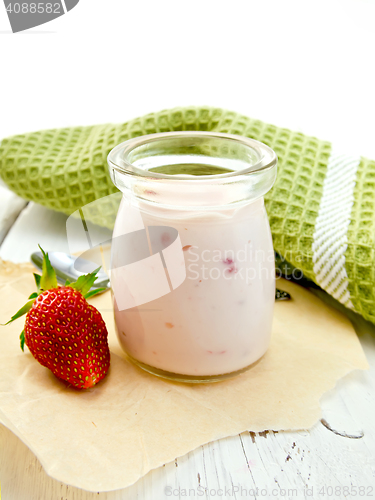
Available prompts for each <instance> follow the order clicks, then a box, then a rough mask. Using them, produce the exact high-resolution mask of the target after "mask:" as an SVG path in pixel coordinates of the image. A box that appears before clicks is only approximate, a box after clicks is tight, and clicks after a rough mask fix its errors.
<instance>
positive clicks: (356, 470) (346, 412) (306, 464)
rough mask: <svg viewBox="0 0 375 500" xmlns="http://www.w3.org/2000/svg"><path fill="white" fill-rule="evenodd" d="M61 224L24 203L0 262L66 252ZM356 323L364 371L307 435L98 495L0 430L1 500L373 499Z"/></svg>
mask: <svg viewBox="0 0 375 500" xmlns="http://www.w3.org/2000/svg"><path fill="white" fill-rule="evenodd" d="M65 223H66V216H64V215H62V214H59V213H57V212H53V211H50V210H47V209H45V208H43V207H40V206H37V205H35V204H32V203H30V204H29V205H28V206H27V208H26V209H25V210H23V211H22V212H21V213H20V215H19V217H18V218H17V220H16V222H15V223H14V224H13V226H12V227H11V229H10V230H9V231H8V232H7V236H6V237H5V239H4V241H3V243H2V245H1V246H0V257H1V258H3V259H5V260H12V261H15V262H22V261H27V260H28V259H29V255H30V254H31V253H32V252H33V251H35V250H36V249H37V244H38V243H40V244H41V245H42V246H43V247H44V248H45V249H48V250H62V251H68V245H67V240H66V233H65ZM355 326H356V330H357V333H358V335H359V338H360V341H361V343H362V346H363V348H364V350H365V352H366V355H367V358H368V360H369V362H370V365H371V368H370V370H369V371H367V372H353V373H351V374H349V375H348V376H347V377H345V379H342V380H340V381H339V383H338V385H337V387H336V388H335V389H334V390H333V391H331V392H330V393H329V394H326V395H325V396H324V397H323V399H322V408H323V418H324V421H325V422H324V423H325V425H323V424H322V423H321V422H318V423H317V424H316V425H315V426H314V427H313V429H311V430H310V431H300V432H278V433H274V432H272V431H270V432H265V433H250V432H245V433H243V434H241V435H240V436H233V437H229V438H226V439H222V440H220V441H217V442H214V443H210V444H208V445H205V446H202V447H200V448H198V449H197V450H195V451H193V452H191V453H189V454H188V455H186V456H184V457H180V458H177V459H176V460H175V462H172V463H169V464H166V465H165V466H164V467H161V468H158V469H156V470H153V471H151V472H150V473H148V474H147V475H146V476H145V477H144V478H142V479H141V480H139V481H138V482H137V483H136V484H135V485H133V486H131V487H129V488H127V489H124V490H118V491H116V492H108V493H105V492H104V493H99V494H97V493H89V492H84V491H82V490H79V489H77V488H73V487H69V486H67V485H64V484H61V483H59V482H58V481H55V480H54V479H51V478H50V477H48V476H47V475H46V474H45V472H44V470H43V468H42V466H41V464H40V462H39V461H38V460H37V459H36V457H35V456H34V455H33V453H32V452H31V451H30V450H29V449H28V448H27V447H26V446H25V445H24V444H23V443H22V442H21V441H20V440H19V439H18V438H17V437H16V436H14V434H13V433H12V432H10V431H9V430H8V429H6V428H5V427H3V426H0V480H1V487H2V495H3V499H4V500H55V499H56V500H60V499H64V500H73V499H74V500H92V499H94V498H95V499H105V500H119V499H121V500H127V499H135V498H140V499H145V500H148V499H150V500H151V499H152V500H154V499H155V500H158V499H162V498H185V497H187V498H194V497H202V498H206V499H207V498H246V497H256V498H301V499H302V498H305V497H306V496H310V498H326V497H327V498H328V497H329V496H331V497H334V498H351V497H352V496H355V495H354V494H355V492H356V491H357V495H356V496H358V497H360V496H362V497H365V498H371V496H375V490H374V489H373V488H374V487H373V485H374V484H375V477H374V476H375V431H374V426H373V418H374V415H375V328H374V327H373V326H372V325H370V324H369V323H367V322H366V321H364V320H362V319H360V318H358V319H357V322H356V325H355ZM330 429H331V430H330ZM345 436H346V437H345ZM124 453H126V450H124ZM108 472H109V473H110V471H108ZM241 488H242V490H241ZM330 488H333V489H332V490H331V489H330ZM360 488H361V489H360Z"/></svg>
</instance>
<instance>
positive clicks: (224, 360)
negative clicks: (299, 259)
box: [108, 132, 277, 382]
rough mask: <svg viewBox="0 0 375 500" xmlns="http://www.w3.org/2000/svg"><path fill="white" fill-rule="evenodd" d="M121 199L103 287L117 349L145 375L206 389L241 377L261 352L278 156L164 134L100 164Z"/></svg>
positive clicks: (271, 282)
mask: <svg viewBox="0 0 375 500" xmlns="http://www.w3.org/2000/svg"><path fill="white" fill-rule="evenodd" d="M108 164H109V171H110V175H111V178H112V181H113V182H114V184H115V185H116V186H117V188H118V189H119V190H120V191H122V193H123V196H122V201H121V205H120V208H119V211H118V215H117V219H116V223H115V228H114V232H113V239H112V255H111V285H112V291H113V293H112V296H113V304H114V314H115V324H116V330H117V336H118V339H119V342H120V344H121V346H122V348H123V350H124V351H125V353H126V354H127V356H128V357H129V358H130V360H132V361H133V362H134V363H136V364H137V365H138V366H140V367H141V368H143V369H144V370H147V371H148V372H151V373H153V374H155V375H158V376H161V377H166V378H170V379H173V380H178V381H185V382H211V381H218V380H222V379H225V378H228V377H232V376H234V375H236V374H238V373H241V372H243V371H244V370H246V369H247V368H249V367H250V366H251V365H252V364H253V363H255V362H256V361H257V360H259V359H260V358H261V357H262V356H263V354H264V353H265V352H266V350H267V347H268V345H269V341H270V336H271V328H272V315H273V306H274V301H275V264H274V252H273V247H272V237H271V232H270V227H269V223H268V218H267V214H266V211H265V207H264V200H263V195H264V194H265V193H266V192H267V191H268V190H269V189H270V188H271V187H272V185H273V183H274V180H275V176H276V164H277V157H276V155H275V153H274V151H272V149H270V148H269V147H268V146H266V145H264V144H262V143H260V142H258V141H255V140H253V139H248V138H245V137H240V136H235V135H229V134H219V133H211V132H170V133H160V134H153V135H147V136H141V137H136V138H133V139H131V140H128V141H126V142H124V143H122V144H120V145H118V146H117V147H115V148H114V149H113V150H112V151H111V152H110V154H109V156H108Z"/></svg>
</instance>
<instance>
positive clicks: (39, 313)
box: [8, 249, 110, 389]
mask: <svg viewBox="0 0 375 500" xmlns="http://www.w3.org/2000/svg"><path fill="white" fill-rule="evenodd" d="M41 250H42V249H41ZM42 252H43V256H44V260H43V275H42V276H38V275H35V274H34V276H35V281H36V284H37V287H38V293H33V294H32V295H30V297H29V298H30V299H32V300H30V301H29V302H27V303H26V305H25V306H24V307H23V308H21V309H20V310H19V311H18V312H17V313H16V314H15V315H14V316H13V317H12V319H11V320H10V321H13V320H15V319H16V318H19V317H20V316H22V315H23V314H25V313H27V315H26V321H25V329H24V331H23V332H22V333H21V336H20V339H21V348H22V350H23V346H24V343H26V345H27V347H28V348H29V350H30V352H31V354H32V355H33V356H34V358H35V359H36V360H37V361H39V363H40V364H41V365H43V366H45V367H47V368H49V369H50V370H51V371H52V372H53V373H54V374H55V375H56V376H57V377H59V378H60V379H62V380H65V381H67V382H69V383H70V384H72V385H73V386H74V387H76V388H78V389H87V388H89V387H92V386H93V385H95V384H97V383H98V382H99V381H100V380H101V379H102V378H104V377H105V375H106V373H107V371H108V368H109V363H110V352H109V348H108V341H107V337H108V332H107V328H106V326H105V323H104V321H103V318H102V316H101V314H100V313H99V311H98V310H97V309H95V307H93V306H91V305H90V304H89V303H88V302H87V301H86V298H87V297H89V296H90V297H91V296H92V295H94V294H95V293H99V292H101V291H103V289H97V290H94V291H92V292H89V290H90V288H91V286H92V285H93V283H94V281H95V279H96V274H97V272H98V271H99V269H97V270H96V271H94V272H93V273H91V274H87V275H85V276H81V277H80V278H79V279H78V280H77V281H76V282H75V283H69V284H68V283H67V284H66V286H63V287H58V285H57V280H56V274H55V271H54V269H53V268H52V266H51V264H50V262H49V258H48V254H45V253H44V251H43V250H42ZM85 297H86V298H85ZM10 321H9V322H8V323H10Z"/></svg>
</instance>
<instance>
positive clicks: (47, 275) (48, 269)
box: [34, 245, 57, 290]
mask: <svg viewBox="0 0 375 500" xmlns="http://www.w3.org/2000/svg"><path fill="white" fill-rule="evenodd" d="M38 246H39V248H40V250H41V251H42V254H43V272H42V277H41V278H40V283H39V286H40V289H41V290H49V289H50V288H57V279H56V273H55V270H54V268H53V267H52V265H51V262H50V260H49V257H48V253H46V252H45V251H44V250H43V248H42V247H41V246H40V245H38ZM34 277H35V275H34ZM35 281H36V278H35ZM37 286H38V285H37Z"/></svg>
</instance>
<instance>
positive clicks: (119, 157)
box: [107, 131, 277, 182]
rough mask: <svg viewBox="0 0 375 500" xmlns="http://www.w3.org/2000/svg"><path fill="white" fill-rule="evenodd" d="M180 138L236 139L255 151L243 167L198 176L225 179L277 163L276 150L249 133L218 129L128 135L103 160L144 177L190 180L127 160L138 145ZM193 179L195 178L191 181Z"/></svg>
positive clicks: (117, 169) (123, 172) (116, 168)
mask: <svg viewBox="0 0 375 500" xmlns="http://www.w3.org/2000/svg"><path fill="white" fill-rule="evenodd" d="M182 138H191V139H193V138H207V139H222V140H223V141H227V142H228V143H231V142H232V143H237V144H240V145H242V146H245V147H247V148H249V150H252V151H253V152H255V153H256V154H257V156H258V160H257V161H256V162H255V163H251V164H250V163H249V165H248V166H247V167H245V168H243V169H240V170H235V171H232V172H226V173H221V174H210V175H200V176H199V180H200V181H204V180H210V181H211V182H212V181H213V180H214V179H225V178H228V177H229V178H232V177H234V176H242V175H249V174H253V173H254V174H255V173H259V172H261V171H265V170H269V169H272V168H273V167H275V166H276V164H277V156H276V153H275V152H274V151H273V149H271V148H270V147H269V146H267V145H266V144H263V143H262V142H259V141H257V140H255V139H251V138H249V137H244V136H240V135H234V134H225V133H220V132H204V131H178V132H160V133H156V134H148V135H142V136H137V137H133V138H132V139H128V140H127V141H124V142H122V143H120V144H118V145H117V146H115V147H114V148H113V149H112V150H111V151H110V152H109V154H108V157H107V161H108V165H109V167H110V168H112V169H114V170H116V171H117V172H119V173H122V174H127V175H132V176H139V177H147V178H148V179H168V180H169V181H171V182H181V181H186V180H191V176H190V175H185V174H173V175H172V174H164V173H160V172H153V171H150V170H145V169H142V168H138V167H137V166H135V165H134V164H132V163H131V162H130V161H129V155H130V154H131V153H132V152H133V151H134V150H135V149H136V148H139V147H141V146H144V145H147V144H150V143H152V142H157V141H160V140H166V139H171V140H173V139H182ZM194 182H196V181H194Z"/></svg>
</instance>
